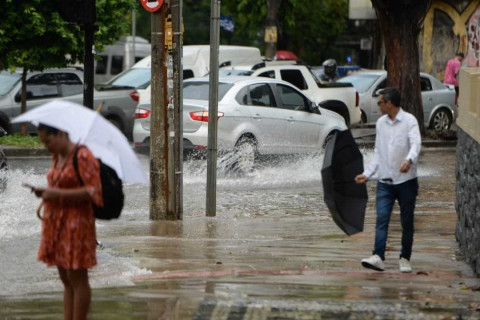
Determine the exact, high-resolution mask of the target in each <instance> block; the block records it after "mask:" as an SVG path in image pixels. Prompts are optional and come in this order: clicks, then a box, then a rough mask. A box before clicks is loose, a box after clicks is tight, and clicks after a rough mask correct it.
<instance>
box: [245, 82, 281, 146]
mask: <svg viewBox="0 0 480 320" xmlns="http://www.w3.org/2000/svg"><path fill="white" fill-rule="evenodd" d="M245 103H246V104H247V106H248V108H249V109H250V110H249V111H250V116H251V121H250V122H251V124H252V127H253V131H254V132H255V134H256V136H257V140H258V149H259V151H260V153H264V154H274V153H281V152H282V150H283V148H284V140H283V139H282V136H283V135H284V134H285V121H284V114H283V110H282V109H281V108H279V107H278V106H277V102H276V100H275V96H274V93H273V90H272V88H271V87H270V85H269V84H267V83H256V84H251V85H249V86H248V96H247V101H245Z"/></svg>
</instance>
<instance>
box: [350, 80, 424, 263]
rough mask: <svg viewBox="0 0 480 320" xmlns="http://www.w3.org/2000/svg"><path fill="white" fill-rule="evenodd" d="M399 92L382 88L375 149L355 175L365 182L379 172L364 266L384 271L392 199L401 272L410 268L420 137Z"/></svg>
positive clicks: (417, 127)
mask: <svg viewBox="0 0 480 320" xmlns="http://www.w3.org/2000/svg"><path fill="white" fill-rule="evenodd" d="M400 100H401V96H400V92H399V91H398V90H397V89H395V88H386V89H384V90H382V91H381V94H380V96H379V98H378V102H377V104H378V106H379V108H380V112H381V113H382V114H383V116H381V117H380V118H379V119H378V120H377V123H376V138H375V150H374V154H373V159H372V161H371V162H370V163H369V164H368V166H367V167H366V169H365V171H364V172H363V173H362V174H360V175H357V176H356V177H355V182H356V183H366V182H367V181H368V180H369V179H370V177H371V176H372V175H373V174H374V173H375V172H378V182H377V200H376V201H377V203H376V204H377V220H376V226H375V245H374V249H373V255H372V256H371V257H369V258H367V259H363V260H362V265H363V266H364V267H365V268H369V269H374V270H377V271H384V270H385V267H384V263H383V261H384V260H385V249H386V244H387V237H388V225H389V222H390V216H391V214H392V209H393V205H394V203H395V200H397V201H398V204H399V206H400V220H401V224H402V249H401V252H400V260H399V267H400V272H412V267H411V265H410V257H411V255H412V245H413V233H414V210H415V201H416V197H417V194H418V179H417V161H418V156H419V153H420V146H421V137H420V129H419V126H418V121H417V119H416V118H415V117H414V116H413V115H412V114H410V113H407V112H405V111H404V110H403V109H402V108H401V107H400Z"/></svg>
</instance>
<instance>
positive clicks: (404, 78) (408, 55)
mask: <svg viewBox="0 0 480 320" xmlns="http://www.w3.org/2000/svg"><path fill="white" fill-rule="evenodd" d="M431 2H432V0H415V1H414V0H397V1H389V0H372V4H373V7H374V8H375V11H376V12H377V17H378V19H379V21H380V26H381V28H382V31H383V39H384V43H385V51H386V58H385V65H386V69H387V73H388V77H387V85H388V86H390V87H396V88H398V89H399V90H400V93H401V95H402V108H403V109H405V110H406V111H408V112H410V113H412V114H414V115H415V117H416V118H417V120H418V124H419V125H420V129H421V131H422V133H424V132H425V126H424V123H423V107H422V97H421V91H420V76H419V73H420V65H419V64H420V63H419V49H418V35H419V32H420V30H421V27H422V24H423V21H424V18H425V16H426V14H427V12H428V9H429V8H430V5H431Z"/></svg>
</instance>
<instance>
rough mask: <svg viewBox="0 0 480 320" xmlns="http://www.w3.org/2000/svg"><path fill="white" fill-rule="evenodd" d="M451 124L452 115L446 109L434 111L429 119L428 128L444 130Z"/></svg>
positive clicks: (437, 130)
mask: <svg viewBox="0 0 480 320" xmlns="http://www.w3.org/2000/svg"><path fill="white" fill-rule="evenodd" d="M451 125H452V116H451V115H450V113H449V111H448V110H446V109H440V110H437V111H435V113H434V114H433V117H432V120H431V121H430V128H431V129H433V130H434V131H435V132H445V131H448V130H449V129H450V126H451Z"/></svg>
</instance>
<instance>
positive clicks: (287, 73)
mask: <svg viewBox="0 0 480 320" xmlns="http://www.w3.org/2000/svg"><path fill="white" fill-rule="evenodd" d="M280 76H281V77H282V80H285V81H287V82H290V83H291V84H293V85H294V86H295V87H297V88H298V89H300V90H306V89H308V86H307V83H306V82H305V78H304V77H303V75H302V72H301V71H300V70H295V69H292V70H280Z"/></svg>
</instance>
